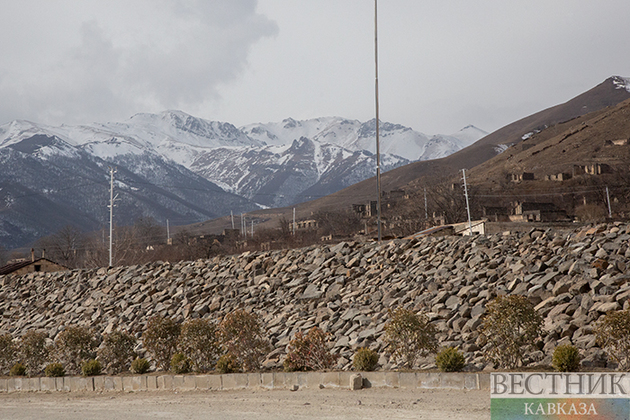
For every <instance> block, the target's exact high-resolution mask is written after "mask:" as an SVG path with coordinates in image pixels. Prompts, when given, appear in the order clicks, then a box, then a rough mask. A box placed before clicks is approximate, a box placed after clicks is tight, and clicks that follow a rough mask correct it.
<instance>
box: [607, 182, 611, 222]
mask: <svg viewBox="0 0 630 420" xmlns="http://www.w3.org/2000/svg"><path fill="white" fill-rule="evenodd" d="M606 201H608V218H609V219H612V210H611V208H610V194H609V193H608V185H607V186H606Z"/></svg>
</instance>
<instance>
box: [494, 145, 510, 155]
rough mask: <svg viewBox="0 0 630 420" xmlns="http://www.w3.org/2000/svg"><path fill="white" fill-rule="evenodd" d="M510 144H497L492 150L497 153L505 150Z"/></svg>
mask: <svg viewBox="0 0 630 420" xmlns="http://www.w3.org/2000/svg"><path fill="white" fill-rule="evenodd" d="M509 147H510V146H509V145H507V144H497V145H496V146H494V151H495V152H497V155H500V154H501V153H503V152H505V151H506V150H507V149H508V148H509Z"/></svg>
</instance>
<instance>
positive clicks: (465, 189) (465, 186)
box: [462, 169, 473, 236]
mask: <svg viewBox="0 0 630 420" xmlns="http://www.w3.org/2000/svg"><path fill="white" fill-rule="evenodd" d="M462 173H463V174H464V195H465V196H466V211H467V212H468V229H470V236H472V234H473V231H472V222H471V221H470V205H469V204H468V186H467V185H466V169H462Z"/></svg>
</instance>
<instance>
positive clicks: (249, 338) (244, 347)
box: [219, 309, 270, 371]
mask: <svg viewBox="0 0 630 420" xmlns="http://www.w3.org/2000/svg"><path fill="white" fill-rule="evenodd" d="M219 339H220V341H221V344H222V346H223V347H224V349H225V350H226V352H227V353H228V354H231V355H232V356H234V358H235V359H236V361H237V362H238V364H239V365H240V366H242V367H243V369H244V370H245V371H255V370H258V369H259V368H260V364H261V363H262V360H263V358H264V357H265V355H266V354H267V353H268V352H269V348H270V346H269V343H268V342H267V340H266V339H265V338H264V336H263V331H262V326H261V324H260V319H259V317H258V316H257V315H256V314H251V313H249V312H246V311H244V310H241V309H238V310H236V311H234V312H231V313H229V314H227V315H226V316H225V318H223V321H221V324H219Z"/></svg>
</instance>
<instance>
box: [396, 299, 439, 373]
mask: <svg viewBox="0 0 630 420" xmlns="http://www.w3.org/2000/svg"><path fill="white" fill-rule="evenodd" d="M388 314H389V321H387V323H386V324H385V340H384V341H385V346H386V348H387V349H388V353H389V354H391V355H392V356H393V357H394V358H395V360H402V363H403V366H404V367H406V368H408V369H411V368H413V366H414V364H415V363H416V360H417V359H418V357H424V356H427V355H429V354H430V353H435V351H436V350H437V345H438V343H437V339H436V338H435V334H436V330H435V327H434V326H433V325H431V324H430V323H429V319H428V318H427V317H426V315H424V314H416V313H414V312H412V311H410V310H408V309H404V308H398V309H396V310H395V311H392V310H391V309H390V310H389V311H388Z"/></svg>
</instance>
